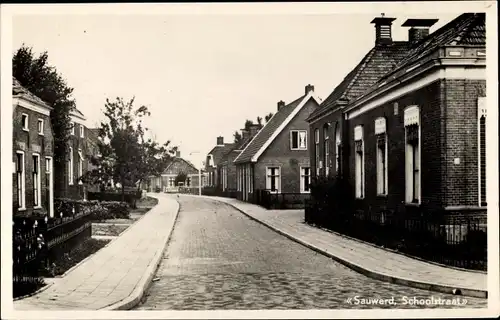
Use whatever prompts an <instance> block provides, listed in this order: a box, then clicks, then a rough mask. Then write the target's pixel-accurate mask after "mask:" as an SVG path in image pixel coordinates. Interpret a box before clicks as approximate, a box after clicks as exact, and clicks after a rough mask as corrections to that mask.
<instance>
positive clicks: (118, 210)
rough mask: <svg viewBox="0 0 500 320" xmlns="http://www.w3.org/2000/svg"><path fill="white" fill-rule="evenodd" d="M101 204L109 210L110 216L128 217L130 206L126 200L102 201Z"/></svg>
mask: <svg viewBox="0 0 500 320" xmlns="http://www.w3.org/2000/svg"><path fill="white" fill-rule="evenodd" d="M101 205H102V206H103V207H105V208H106V209H107V210H108V211H109V215H110V216H111V217H112V218H120V219H129V218H130V208H129V206H128V204H127V203H126V202H121V201H102V202H101Z"/></svg>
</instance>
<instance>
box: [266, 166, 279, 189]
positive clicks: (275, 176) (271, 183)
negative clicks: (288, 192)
mask: <svg viewBox="0 0 500 320" xmlns="http://www.w3.org/2000/svg"><path fill="white" fill-rule="evenodd" d="M266 171H267V179H266V189H267V190H269V191H271V192H275V193H280V168H279V167H267V170H266Z"/></svg>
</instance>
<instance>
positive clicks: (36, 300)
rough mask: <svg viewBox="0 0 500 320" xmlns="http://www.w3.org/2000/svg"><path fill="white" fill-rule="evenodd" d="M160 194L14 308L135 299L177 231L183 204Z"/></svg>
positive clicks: (91, 306)
mask: <svg viewBox="0 0 500 320" xmlns="http://www.w3.org/2000/svg"><path fill="white" fill-rule="evenodd" d="M150 196H153V197H156V198H158V199H159V202H158V205H156V206H155V207H154V208H153V209H151V211H150V212H148V213H147V214H146V215H145V216H144V217H143V218H142V219H140V220H139V221H137V222H136V223H134V224H133V225H132V226H130V227H129V228H128V229H127V230H125V231H124V233H123V234H122V235H120V236H119V237H117V238H116V239H115V240H113V241H112V242H110V243H109V245H108V246H106V247H104V248H103V249H101V250H99V251H98V252H97V253H96V254H94V255H93V256H91V257H90V258H89V259H87V260H85V261H84V262H83V263H81V264H80V265H78V266H77V267H76V268H75V269H73V270H72V271H71V272H70V273H68V274H67V275H66V276H65V277H64V278H61V279H57V281H55V282H54V284H53V285H52V286H50V287H49V288H48V289H46V290H45V291H42V292H40V293H39V294H37V295H34V296H32V297H28V298H25V299H22V300H18V301H14V308H15V310H51V311H52V310H99V309H104V310H119V309H129V308H131V307H133V306H134V305H135V304H137V303H138V302H139V301H140V299H141V297H142V295H143V294H144V290H145V289H147V286H148V285H149V283H150V282H151V280H152V277H153V276H154V273H155V271H156V268H157V266H158V264H159V263H160V260H161V257H162V254H163V250H164V248H165V246H166V244H167V242H168V239H169V237H170V234H171V232H172V230H173V227H174V223H175V220H176V218H177V214H178V211H179V204H178V203H177V201H176V200H175V198H173V197H169V196H166V195H158V194H151V195H150Z"/></svg>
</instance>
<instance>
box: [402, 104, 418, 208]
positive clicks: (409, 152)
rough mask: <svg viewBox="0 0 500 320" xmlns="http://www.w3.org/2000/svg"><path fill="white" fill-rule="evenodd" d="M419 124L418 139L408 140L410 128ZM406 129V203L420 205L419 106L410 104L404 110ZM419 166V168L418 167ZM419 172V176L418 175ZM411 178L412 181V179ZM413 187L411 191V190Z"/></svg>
mask: <svg viewBox="0 0 500 320" xmlns="http://www.w3.org/2000/svg"><path fill="white" fill-rule="evenodd" d="M411 126H417V138H416V141H408V130H409V128H410V127H411ZM404 130H405V140H404V145H405V203H406V204H407V205H420V204H421V203H422V162H421V161H422V140H421V139H422V138H421V136H422V128H421V125H420V108H419V106H415V105H413V106H408V107H407V108H405V110H404ZM417 167H418V168H417ZM416 173H418V176H416ZM410 179H411V181H410ZM410 189H411V192H410ZM416 195H417V196H418V197H417V196H416Z"/></svg>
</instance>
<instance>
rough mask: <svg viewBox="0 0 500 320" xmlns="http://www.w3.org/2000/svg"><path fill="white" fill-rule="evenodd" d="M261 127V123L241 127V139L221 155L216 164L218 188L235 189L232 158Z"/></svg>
mask: <svg viewBox="0 0 500 320" xmlns="http://www.w3.org/2000/svg"><path fill="white" fill-rule="evenodd" d="M260 129H262V125H259V124H252V125H250V126H249V128H248V129H241V141H239V142H238V143H234V144H233V145H232V146H231V148H229V150H228V151H227V152H226V153H225V154H224V155H223V156H222V158H221V160H220V163H219V165H218V166H217V172H218V176H220V177H221V178H220V180H219V181H218V182H217V187H218V189H220V190H222V191H237V180H238V179H237V176H236V164H235V163H234V160H236V158H237V157H238V156H239V155H240V153H241V152H242V151H243V150H244V149H245V147H246V146H247V145H248V144H249V143H250V141H252V139H253V137H254V136H255V135H256V134H257V133H258V132H259V130H260Z"/></svg>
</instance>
